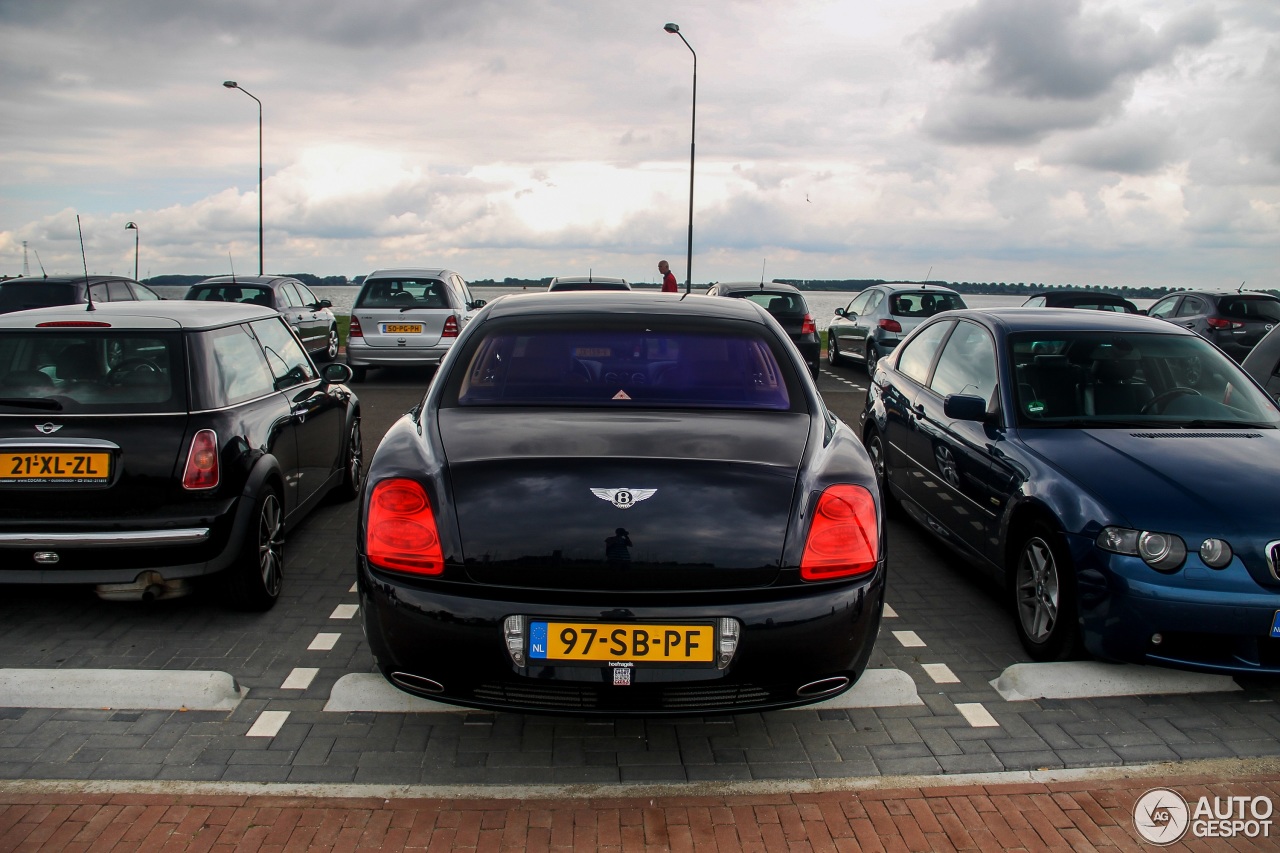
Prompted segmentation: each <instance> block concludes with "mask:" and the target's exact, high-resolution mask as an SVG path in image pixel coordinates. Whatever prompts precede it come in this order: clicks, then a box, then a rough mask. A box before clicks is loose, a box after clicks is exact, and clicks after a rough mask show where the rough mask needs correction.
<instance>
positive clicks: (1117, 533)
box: [1096, 527, 1230, 572]
mask: <svg viewBox="0 0 1280 853" xmlns="http://www.w3.org/2000/svg"><path fill="white" fill-rule="evenodd" d="M1215 541H1217V540H1215ZM1096 542H1097V545H1098V547H1099V548H1101V549H1102V550H1104V551H1111V552H1113V553H1116V554H1128V555H1130V556H1134V557H1141V558H1142V561H1143V562H1144V563H1146V564H1147V565H1148V566H1150V567H1151V568H1153V569H1155V570H1156V571H1158V572H1173V571H1177V570H1178V568H1179V567H1180V566H1181V565H1182V563H1183V561H1184V560H1186V559H1187V544H1186V543H1185V542H1183V541H1182V537H1180V536H1176V535H1174V534H1172V533H1156V532H1154V531H1151V530H1130V529H1128V528H1125V527H1104V528H1103V529H1102V532H1101V533H1099V534H1098V538H1097V540H1096ZM1223 544H1224V545H1225V544H1226V543H1225V542H1224V543H1223ZM1202 550H1203V549H1202ZM1229 550H1230V549H1229V548H1228V551H1229ZM1223 565H1226V564H1225V563H1224V564H1223Z"/></svg>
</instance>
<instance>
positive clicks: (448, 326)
mask: <svg viewBox="0 0 1280 853" xmlns="http://www.w3.org/2000/svg"><path fill="white" fill-rule="evenodd" d="M457 336H458V318H457V317H456V316H450V317H449V318H448V319H447V320H445V321H444V331H443V332H441V333H440V337H442V338H456V337H457Z"/></svg>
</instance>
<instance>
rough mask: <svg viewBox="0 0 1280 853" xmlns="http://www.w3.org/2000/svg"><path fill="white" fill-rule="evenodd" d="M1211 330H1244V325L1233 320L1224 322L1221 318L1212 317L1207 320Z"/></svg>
mask: <svg viewBox="0 0 1280 853" xmlns="http://www.w3.org/2000/svg"><path fill="white" fill-rule="evenodd" d="M1205 322H1206V323H1208V324H1209V328H1211V329H1243V328H1244V323H1236V322H1234V321H1232V320H1224V319H1223V318H1221V317H1210V318H1209V319H1207V320H1205Z"/></svg>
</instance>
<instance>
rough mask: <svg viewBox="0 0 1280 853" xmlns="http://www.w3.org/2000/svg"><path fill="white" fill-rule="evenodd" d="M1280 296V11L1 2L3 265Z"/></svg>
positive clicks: (1127, 4) (783, 3)
mask: <svg viewBox="0 0 1280 853" xmlns="http://www.w3.org/2000/svg"><path fill="white" fill-rule="evenodd" d="M668 21H675V22H677V23H678V24H679V25H680V27H681V31H682V33H683V34H684V35H685V37H686V38H687V39H688V40H689V43H690V44H691V45H692V46H693V48H694V49H695V50H696V51H697V52H698V68H697V70H698V81H697V82H698V88H697V110H698V111H697V148H696V153H697V158H696V159H697V168H696V185H695V193H694V205H695V210H694V256H693V279H694V281H695V282H706V281H714V280H721V281H724V280H732V279H742V278H750V279H755V278H758V277H759V276H760V274H761V271H762V268H763V269H764V270H765V272H766V275H767V276H768V277H770V278H773V277H775V276H776V277H779V278H800V279H806V278H813V279H822V278H885V279H895V278H904V279H913V280H918V279H922V278H924V277H925V276H926V275H930V271H931V276H932V278H934V279H943V280H950V281H1011V282H1014V281H1026V282H1042V283H1046V284H1070V283H1074V284H1131V285H1143V284H1151V285H1177V286H1196V287H1204V286H1207V287H1215V288H1225V287H1231V288H1234V287H1236V286H1238V284H1239V283H1240V282H1241V281H1246V280H1247V281H1248V282H1249V286H1251V287H1268V288H1270V287H1280V275H1278V273H1280V240H1278V238H1280V3H1276V2H1275V0H874V2H873V0H684V2H678V3H677V2H663V1H662V0H632V1H631V2H620V1H619V0H519V2H517V0H367V2H361V3H357V2H351V0H274V2H271V3H265V2H262V0H220V2H216V3H215V2H207V0H190V2H181V3H175V2H172V0H113V2H111V3H103V2H100V0H92V1H91V0H39V2H33V1H32V0H0V46H3V50H2V51H0V73H2V74H3V79H4V80H5V85H4V86H3V88H0V114H2V115H3V116H4V121H3V123H2V124H0V273H4V274H9V275H13V274H17V273H19V272H21V271H22V264H23V250H22V244H23V241H26V242H27V243H28V244H29V246H30V249H31V251H30V252H29V263H30V268H31V270H32V271H33V272H36V273H37V274H38V272H39V267H38V265H37V259H36V254H37V253H38V254H39V259H40V261H41V262H42V263H43V265H44V267H45V269H47V270H48V271H49V272H50V273H53V272H54V271H62V272H68V271H74V270H79V269H80V268H81V258H80V250H79V244H78V241H77V237H76V215H77V214H78V215H79V216H80V220H81V224H82V228H83V232H84V239H85V246H86V252H87V255H88V264H89V267H90V270H91V271H93V272H116V273H130V274H132V272H133V261H134V239H133V238H134V232H133V231H127V230H126V229H125V224H126V223H127V222H129V221H134V222H136V223H137V224H138V226H139V229H140V230H139V232H138V234H139V236H140V245H141V253H140V254H141V261H140V270H139V273H140V275H141V277H143V278H145V277H147V276H148V275H159V274H164V273H190V274H197V273H207V274H212V273H221V272H225V271H227V269H228V266H229V264H231V263H234V265H235V269H236V271H237V272H244V273H250V272H256V270H257V225H258V184H257V179H258V174H257V166H258V163H257V153H258V151H257V143H258V125H257V118H258V115H257V109H258V107H257V104H255V103H254V102H253V101H252V100H251V99H250V98H248V97H246V96H245V94H244V93H243V92H238V91H234V90H230V89H226V88H224V87H223V86H222V82H223V81H224V80H236V81H238V82H239V83H240V84H241V85H242V86H243V87H244V89H245V90H246V91H248V92H251V93H253V95H255V96H257V97H258V98H260V99H261V100H262V103H263V108H264V113H263V115H264V128H265V130H264V161H265V191H264V194H263V198H264V202H265V222H266V241H265V243H266V248H265V254H266V267H267V270H268V271H269V272H270V271H274V272H311V273H315V274H317V275H346V276H356V275H360V274H363V273H367V272H369V271H370V270H371V269H373V268H375V267H381V266H404V265H422V266H427V265H437V264H439V265H447V266H450V267H452V268H454V269H457V270H458V271H460V272H461V273H462V274H463V276H464V277H466V278H470V279H480V278H499V279H500V278H503V277H505V276H517V277H541V276H550V275H555V274H561V275H568V274H582V273H586V272H587V271H588V270H593V271H595V272H596V273H599V274H607V275H621V276H625V277H627V278H630V279H632V280H636V281H652V280H654V277H655V275H656V272H655V269H654V267H655V265H656V262H657V260H658V259H659V258H661V257H666V258H669V259H670V260H671V265H672V268H673V271H674V272H675V273H676V276H677V278H679V279H680V280H681V281H683V280H684V277H685V251H686V239H687V226H688V221H687V216H688V203H689V197H688V192H689V140H690V103H691V95H692V71H693V56H692V55H691V54H690V52H689V50H688V49H687V48H686V47H685V45H684V44H683V43H682V42H681V40H680V38H679V37H678V36H673V35H669V34H667V33H665V32H664V31H663V25H664V24H665V23H666V22H668Z"/></svg>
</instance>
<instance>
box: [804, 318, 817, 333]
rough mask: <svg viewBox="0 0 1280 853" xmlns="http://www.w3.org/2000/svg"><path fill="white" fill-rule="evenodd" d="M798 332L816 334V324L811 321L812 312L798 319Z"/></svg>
mask: <svg viewBox="0 0 1280 853" xmlns="http://www.w3.org/2000/svg"><path fill="white" fill-rule="evenodd" d="M800 334H802V335H816V334H818V324H817V323H815V322H813V315H812V314H805V315H804V319H803V320H801V321H800Z"/></svg>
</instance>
